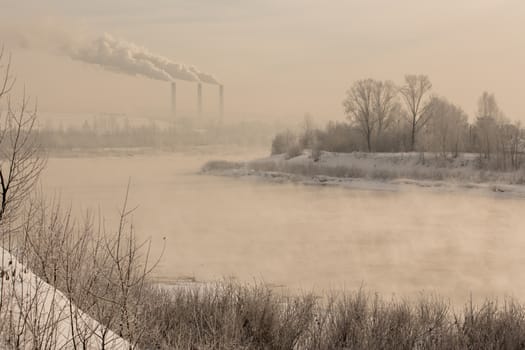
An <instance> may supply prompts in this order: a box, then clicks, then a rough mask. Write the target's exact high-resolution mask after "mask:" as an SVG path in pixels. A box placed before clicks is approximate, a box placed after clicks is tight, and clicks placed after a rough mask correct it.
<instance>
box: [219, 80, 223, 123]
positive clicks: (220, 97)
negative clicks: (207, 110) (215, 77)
mask: <svg viewBox="0 0 525 350" xmlns="http://www.w3.org/2000/svg"><path fill="white" fill-rule="evenodd" d="M219 108H220V120H221V121H222V118H223V117H224V85H219Z"/></svg>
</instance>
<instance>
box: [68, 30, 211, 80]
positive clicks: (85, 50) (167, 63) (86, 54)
mask: <svg viewBox="0 0 525 350" xmlns="http://www.w3.org/2000/svg"><path fill="white" fill-rule="evenodd" d="M67 54H68V55H69V56H70V57H71V58H73V59H75V60H79V61H83V62H87V63H91V64H97V65H99V66H101V67H103V68H105V69H109V70H113V71H117V72H121V73H126V74H131V75H142V76H145V77H148V78H151V79H157V80H165V81H173V80H187V81H195V82H203V83H208V84H217V85H219V84H220V83H219V81H218V80H217V79H216V78H215V77H214V76H212V75H211V74H207V73H203V72H200V71H199V70H198V69H197V68H195V67H193V66H186V65H183V64H180V63H177V62H173V61H171V60H170V59H168V58H166V57H163V56H160V55H156V54H153V53H151V52H149V51H148V50H147V49H146V48H144V47H140V46H138V45H135V44H133V43H130V42H126V41H122V40H118V39H116V38H114V37H112V36H111V35H109V34H104V35H103V36H101V37H99V38H97V39H95V40H93V41H92V42H90V43H88V44H85V45H74V46H71V47H69V48H68V49H67Z"/></svg>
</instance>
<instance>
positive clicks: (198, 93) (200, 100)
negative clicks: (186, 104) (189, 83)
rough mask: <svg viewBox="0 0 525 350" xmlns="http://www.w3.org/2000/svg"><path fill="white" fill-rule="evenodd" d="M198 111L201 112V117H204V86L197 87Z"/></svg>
mask: <svg viewBox="0 0 525 350" xmlns="http://www.w3.org/2000/svg"><path fill="white" fill-rule="evenodd" d="M197 109H198V111H199V117H202V84H201V83H199V84H198V85H197Z"/></svg>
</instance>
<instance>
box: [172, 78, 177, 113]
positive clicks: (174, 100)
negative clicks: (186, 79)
mask: <svg viewBox="0 0 525 350" xmlns="http://www.w3.org/2000/svg"><path fill="white" fill-rule="evenodd" d="M171 115H172V117H173V118H175V117H177V84H175V82H174V81H172V82H171Z"/></svg>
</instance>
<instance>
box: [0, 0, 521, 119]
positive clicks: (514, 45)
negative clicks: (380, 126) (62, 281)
mask: <svg viewBox="0 0 525 350" xmlns="http://www.w3.org/2000/svg"><path fill="white" fill-rule="evenodd" d="M0 9H1V11H0V21H2V22H4V23H6V22H7V24H4V25H0V40H1V41H4V42H5V43H6V45H7V47H8V48H9V49H10V50H11V51H12V53H13V60H14V69H15V70H16V74H17V76H18V81H19V82H20V83H21V84H25V85H26V88H27V90H28V91H29V92H30V93H31V94H32V95H36V96H38V99H39V105H40V108H41V109H43V110H47V111H67V112H77V111H78V112H104V111H106V112H127V113H148V114H167V113H168V112H169V86H168V84H167V83H164V82H160V81H154V80H150V79H147V78H142V77H129V76H126V75H123V74H118V73H113V72H108V71H104V70H102V69H100V68H98V67H95V66H90V65H88V64H85V63H81V62H77V61H72V60H71V59H69V58H67V57H64V56H59V55H57V54H55V53H53V51H52V50H51V48H49V50H48V49H47V48H46V46H52V45H53V44H52V42H53V40H55V39H56V40H59V38H60V36H61V35H67V36H70V37H76V36H79V37H89V36H93V37H94V36H98V35H100V34H103V33H104V32H107V33H110V34H112V35H114V36H116V37H118V38H122V39H125V40H127V41H131V42H134V43H136V44H139V45H142V46H145V47H147V48H148V49H149V50H151V51H152V52H155V53H159V54H162V55H164V56H166V57H169V58H172V59H173V60H176V61H180V62H183V63H187V64H192V65H195V66H197V67H198V68H199V69H201V70H203V71H206V72H210V73H213V74H215V75H216V76H217V77H219V79H220V80H221V81H222V82H223V83H224V85H225V89H226V90H225V91H226V110H227V115H228V117H230V118H232V119H233V118H235V119H241V118H263V117H264V118H268V119H270V120H275V119H278V118H290V119H291V118H297V119H299V118H301V117H302V116H303V115H304V113H305V112H310V113H311V114H313V115H314V116H315V117H317V118H319V119H323V120H326V119H339V120H341V119H343V118H344V116H343V111H342V107H341V101H342V99H343V97H344V93H345V90H346V89H347V88H348V86H349V85H350V84H351V83H352V82H353V81H355V80H357V79H362V78H367V77H372V78H377V79H391V80H393V81H395V82H397V83H401V82H402V79H403V76H404V74H405V73H423V74H428V75H429V76H430V79H431V80H432V82H433V84H434V90H435V92H436V93H438V94H440V95H443V96H446V97H448V98H449V99H450V100H452V101H454V102H456V103H458V104H460V105H461V106H462V107H463V108H464V109H465V111H466V112H467V113H469V114H470V115H472V114H473V112H474V109H475V104H476V99H477V97H478V96H479V95H480V94H481V92H482V91H483V90H489V91H491V92H494V93H495V94H496V97H497V99H498V101H499V103H500V105H501V107H502V109H503V110H504V111H505V113H506V114H507V115H508V116H509V117H511V118H519V119H522V120H524V121H525V99H524V98H523V91H524V87H523V82H524V81H525V2H524V1H522V0H439V1H437V0H427V1H421V0H396V1H393V0H325V1H320V0H319V1H310V0H265V1H263V0H244V1H241V0H150V1H144V0H141V1H139V0H126V1H124V0H121V1H112V0H91V1H80V0H79V1H75V0H51V1H49V0H48V1H45V2H44V1H41V0H19V1H13V0H0ZM20 31H23V32H25V35H34V36H35V37H37V40H36V41H39V42H40V44H39V45H37V47H34V48H20V47H17V45H16V42H15V40H13V36H14V33H16V32H20ZM179 85H180V87H179V107H180V109H181V110H182V111H185V112H188V113H189V112H191V111H194V110H195V86H194V84H191V83H183V84H179ZM20 86H22V85H20ZM204 97H205V99H206V102H207V104H206V108H207V109H208V110H209V111H211V110H212V109H213V108H214V106H213V105H212V104H213V103H216V102H217V101H216V100H217V91H216V88H213V87H205V90H204ZM210 113H211V112H210Z"/></svg>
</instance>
